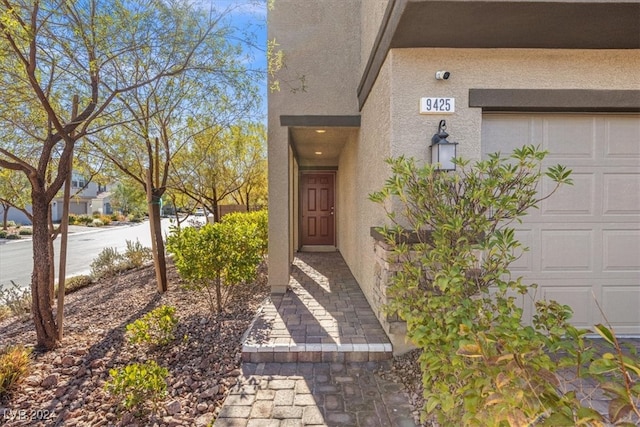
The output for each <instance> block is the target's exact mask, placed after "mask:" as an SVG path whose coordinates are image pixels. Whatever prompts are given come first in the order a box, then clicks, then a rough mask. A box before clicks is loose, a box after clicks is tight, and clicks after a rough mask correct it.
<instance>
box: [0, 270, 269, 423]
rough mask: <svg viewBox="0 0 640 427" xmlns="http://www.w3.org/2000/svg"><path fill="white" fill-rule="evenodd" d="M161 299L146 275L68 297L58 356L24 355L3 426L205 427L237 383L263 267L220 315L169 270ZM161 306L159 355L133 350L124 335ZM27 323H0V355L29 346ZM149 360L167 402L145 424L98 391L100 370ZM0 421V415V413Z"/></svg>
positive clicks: (102, 379)
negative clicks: (170, 328) (163, 335)
mask: <svg viewBox="0 0 640 427" xmlns="http://www.w3.org/2000/svg"><path fill="white" fill-rule="evenodd" d="M168 274H169V282H170V286H169V291H168V292H166V293H165V294H162V295H161V294H159V293H158V292H157V290H156V282H155V276H154V270H153V267H152V266H147V267H143V268H140V269H135V270H132V271H129V272H127V273H125V274H121V275H119V276H116V277H112V278H107V279H103V280H100V281H99V282H98V283H95V284H93V285H91V286H90V287H87V288H84V289H82V290H80V291H78V292H75V293H73V294H70V295H68V296H67V297H66V301H65V337H64V339H63V341H62V346H61V347H59V348H57V349H55V350H52V351H49V352H46V353H43V352H39V351H37V350H34V352H33V357H32V358H33V364H32V370H31V373H30V374H29V376H28V378H27V379H26V380H25V381H23V382H22V383H21V384H20V386H19V387H18V389H17V390H16V392H14V393H13V394H12V395H11V396H10V397H9V398H8V399H7V400H5V401H0V408H1V409H0V417H1V416H2V415H3V414H4V415H5V417H4V418H5V419H4V420H2V422H0V424H3V423H4V424H3V425H6V426H40V425H42V426H63V425H64V426H87V427H88V426H92V427H93V426H124V425H128V426H137V425H139V426H143V425H157V426H193V425H208V424H209V423H210V421H211V420H213V419H214V418H215V416H216V415H217V413H218V412H219V410H220V406H221V405H222V402H223V401H224V399H225V397H226V395H227V394H228V391H229V389H230V388H231V387H232V386H233V385H234V384H235V383H236V381H237V376H238V375H239V372H240V370H239V367H240V359H241V358H240V353H241V337H242V334H243V333H244V331H245V330H246V329H247V327H248V326H249V324H250V322H251V320H252V319H253V316H254V314H255V312H256V311H257V309H258V307H259V306H260V304H261V303H262V301H263V300H264V299H265V298H266V296H267V295H268V287H267V280H266V267H264V266H262V267H261V268H260V274H259V276H258V279H257V280H256V281H255V282H254V283H251V284H247V285H243V286H239V287H237V288H235V293H234V295H233V298H232V299H231V300H230V301H229V302H228V303H227V304H226V305H225V310H224V312H223V313H220V314H212V313H210V312H209V306H208V304H207V302H206V297H205V294H204V293H199V292H196V291H190V290H184V289H183V288H182V283H181V280H180V278H179V276H178V275H177V274H176V272H175V269H174V267H173V266H172V265H170V266H169V273H168ZM161 305H171V306H174V307H176V316H177V317H178V319H179V322H178V326H177V330H176V334H175V335H176V339H175V340H174V341H173V342H172V343H170V344H169V345H168V346H166V347H164V348H147V347H136V346H134V345H132V344H130V343H129V342H128V341H127V340H126V336H125V327H126V325H127V324H129V323H131V322H133V321H135V320H137V319H139V318H140V317H142V316H143V315H144V314H145V313H148V312H149V311H151V310H153V309H154V308H156V307H158V306H161ZM35 341H36V336H35V330H34V327H33V323H32V322H31V320H26V321H23V320H18V319H15V318H13V319H6V320H4V321H2V322H0V348H1V347H4V346H7V345H15V344H25V345H27V346H33V344H34V343H35ZM147 360H155V361H156V362H157V363H158V364H159V365H160V366H163V367H165V368H167V369H168V370H169V376H168V378H167V382H168V387H167V397H166V399H165V401H164V402H161V403H160V405H158V406H157V409H156V410H155V411H154V412H153V413H152V414H151V415H149V416H148V417H147V418H144V419H140V418H136V417H135V416H134V415H133V414H130V413H126V412H124V411H123V410H122V409H121V408H120V407H119V406H118V403H119V402H118V401H117V400H116V399H114V398H113V397H112V396H110V395H109V393H107V392H106V391H104V385H105V383H106V382H107V380H108V379H109V370H110V369H113V368H120V367H123V366H125V365H128V364H130V363H144V362H145V361H147ZM2 411H4V412H2Z"/></svg>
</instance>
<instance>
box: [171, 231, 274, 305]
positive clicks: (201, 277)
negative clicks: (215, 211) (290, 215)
mask: <svg viewBox="0 0 640 427" xmlns="http://www.w3.org/2000/svg"><path fill="white" fill-rule="evenodd" d="M257 228H258V226H257V224H256V223H252V222H249V221H237V222H235V221H225V222H218V223H215V224H206V225H204V226H203V227H201V228H200V229H196V228H193V227H187V228H184V229H174V230H173V231H172V234H170V235H169V237H168V238H167V251H169V252H171V253H173V254H174V263H175V266H176V268H177V270H178V273H179V274H180V276H182V277H183V278H184V279H185V280H186V281H187V282H188V283H190V286H191V287H193V288H194V289H196V290H200V291H204V292H206V295H207V301H208V303H209V306H210V308H211V311H212V312H214V311H217V312H221V311H222V306H223V302H224V301H223V290H224V291H225V294H226V297H225V301H226V299H227V298H228V297H229V295H230V294H231V293H232V292H233V287H234V286H235V285H238V284H240V283H243V282H249V281H252V280H254V278H255V276H256V273H257V267H258V265H259V264H260V262H261V259H262V257H261V255H262V252H261V250H262V248H263V240H262V239H261V238H260V237H259V233H258V232H257ZM223 285H224V289H223Z"/></svg>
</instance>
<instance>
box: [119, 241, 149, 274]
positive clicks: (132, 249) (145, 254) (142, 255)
mask: <svg viewBox="0 0 640 427" xmlns="http://www.w3.org/2000/svg"><path fill="white" fill-rule="evenodd" d="M126 242H127V249H126V251H125V253H124V258H125V259H126V260H127V262H128V263H129V266H130V267H141V266H142V265H144V263H145V262H147V261H151V260H152V259H153V254H152V253H151V249H150V248H146V247H144V246H142V243H140V241H139V240H137V239H136V241H135V242H133V241H130V240H127V241H126Z"/></svg>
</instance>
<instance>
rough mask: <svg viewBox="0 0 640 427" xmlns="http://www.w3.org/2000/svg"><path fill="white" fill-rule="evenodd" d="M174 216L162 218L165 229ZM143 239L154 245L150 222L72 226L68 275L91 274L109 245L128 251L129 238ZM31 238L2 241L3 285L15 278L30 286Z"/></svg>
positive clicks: (0, 279)
mask: <svg viewBox="0 0 640 427" xmlns="http://www.w3.org/2000/svg"><path fill="white" fill-rule="evenodd" d="M169 226H170V220H169V219H163V220H162V232H163V234H164V235H165V236H166V235H167V234H168V233H169ZM127 240H130V241H136V240H139V241H140V243H141V244H142V245H143V246H147V247H151V231H150V228H149V222H148V221H144V222H141V223H137V224H127V225H118V226H109V227H99V228H92V227H79V226H70V233H69V249H68V253H67V268H66V269H67V274H66V276H67V277H70V276H77V275H79V274H88V273H89V271H90V265H91V262H92V261H93V260H94V259H95V258H96V256H97V255H98V254H99V253H100V252H101V251H102V250H103V249H104V248H106V247H114V248H117V249H118V251H119V252H121V253H122V252H124V250H125V249H126V247H127V244H126V241H127ZM54 247H55V254H56V261H55V266H56V270H57V269H58V265H59V254H60V237H58V238H57V239H56V240H55V241H54ZM32 248H33V246H32V242H31V239H22V240H5V241H3V243H2V244H0V286H8V285H10V281H11V280H13V281H14V282H15V283H16V284H18V285H19V286H20V287H23V288H26V287H29V284H30V282H31V272H32V271H33V253H32Z"/></svg>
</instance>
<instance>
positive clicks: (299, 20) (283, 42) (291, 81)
mask: <svg viewBox="0 0 640 427" xmlns="http://www.w3.org/2000/svg"><path fill="white" fill-rule="evenodd" d="M292 29H295V30H292ZM268 37H269V39H270V40H271V39H274V38H275V40H276V42H277V43H278V44H279V47H278V49H281V50H282V51H283V52H284V57H285V63H286V69H283V70H281V71H280V72H279V73H278V74H277V76H276V78H278V79H279V80H280V86H281V90H280V92H275V93H271V94H269V111H275V112H277V114H295V115H306V114H309V115H313V114H321V115H327V114H328V115H343V114H344V115H350V114H357V113H358V105H357V100H356V97H355V93H356V88H357V85H358V81H359V79H360V73H359V69H360V0H322V1H304V2H301V1H299V0H278V1H277V2H276V4H275V8H274V9H273V10H272V11H270V12H269V30H268ZM299 76H304V81H305V91H298V92H297V93H292V92H291V90H290V89H291V88H299V86H300V82H299V81H298V80H297V77H299Z"/></svg>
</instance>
